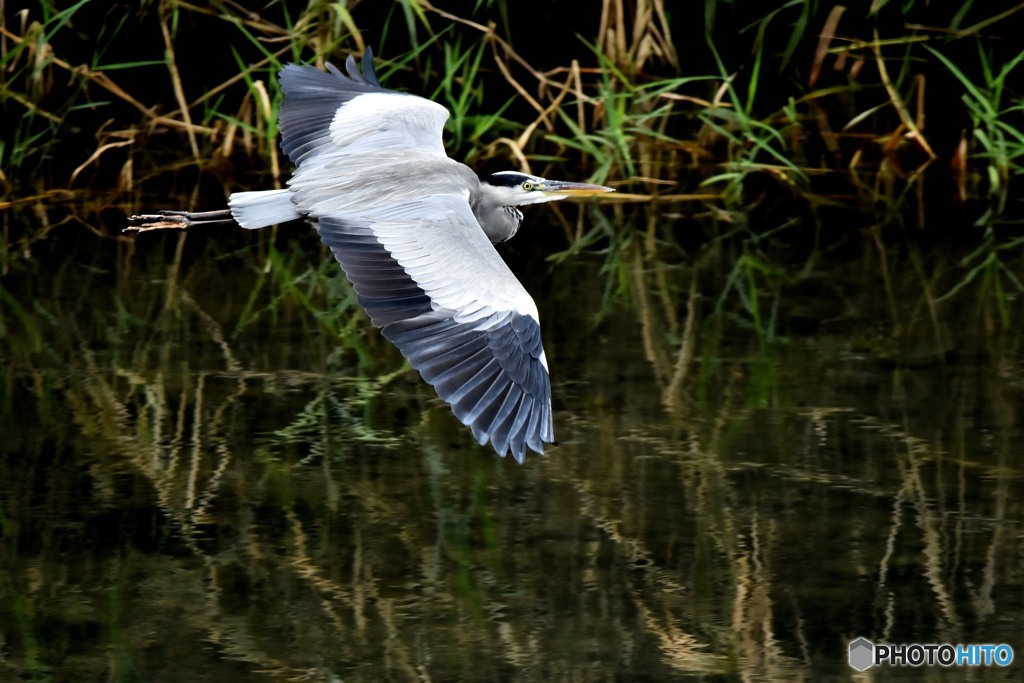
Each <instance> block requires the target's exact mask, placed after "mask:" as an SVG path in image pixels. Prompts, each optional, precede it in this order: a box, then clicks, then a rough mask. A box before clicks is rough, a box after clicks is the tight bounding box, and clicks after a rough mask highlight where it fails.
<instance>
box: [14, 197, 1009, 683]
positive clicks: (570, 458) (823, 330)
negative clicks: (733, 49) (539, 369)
mask: <svg viewBox="0 0 1024 683" xmlns="http://www.w3.org/2000/svg"><path fill="white" fill-rule="evenodd" d="M531 218H532V219H533V220H534V221H535V223H536V222H542V221H543V219H542V218H540V217H532V216H531ZM531 229H539V228H534V227H533V226H531ZM282 230H285V229H284V228H282ZM293 230H294V229H293ZM299 230H301V228H299ZM525 234H528V233H527V232H524V235H525ZM246 239H250V236H243V237H238V236H237V235H236V236H230V235H227V234H223V233H222V234H218V235H210V234H203V235H195V234H193V235H189V236H188V237H187V238H184V237H182V238H179V237H178V236H177V235H165V236H143V237H140V238H137V239H135V240H129V239H111V238H98V237H93V236H88V235H81V234H78V231H76V230H74V229H70V228H69V229H66V230H63V231H58V232H56V233H55V234H53V235H51V236H50V237H49V238H48V239H47V240H46V241H45V243H42V244H36V245H34V246H33V247H31V248H30V253H31V255H32V256H33V260H32V261H31V262H19V261H17V260H15V263H14V264H13V266H12V267H11V269H10V270H9V272H8V274H7V275H5V276H4V278H3V280H2V284H3V301H2V303H0V310H2V311H3V315H2V321H3V325H4V329H3V341H2V342H0V358H2V360H3V363H4V366H5V367H4V376H5V380H4V383H3V387H4V393H3V411H2V413H0V429H2V438H3V441H4V446H3V448H2V453H3V455H2V457H0V501H2V502H0V532H2V535H3V551H2V558H0V562H2V572H0V638H2V641H0V667H2V668H0V670H2V671H4V672H5V673H4V675H5V676H10V677H12V678H21V679H27V680H104V679H106V680H141V681H179V680H190V681H221V680H240V681H241V680H245V681H249V680H251V681H263V680H267V681H269V680H346V681H381V680H396V681H404V680H431V681H456V680H466V681H498V680H522V681H561V680H566V681H569V680H571V681H592V680H593V681H608V680H651V681H655V680H658V681H660V680H685V679H699V680H733V679H741V678H742V679H750V680H764V681H790V680H800V679H803V680H827V679H836V680H846V679H849V678H851V675H852V673H853V672H852V670H851V669H849V668H848V667H847V664H846V653H847V643H848V642H849V641H850V640H852V639H853V638H856V637H857V636H866V637H868V638H871V639H873V640H876V641H888V642H954V643H956V642H979V643H986V642H1007V643H1010V644H1011V645H1013V646H1014V648H1015V649H1016V651H1017V652H1018V654H1024V642H1022V641H1021V639H1020V634H1022V633H1024V610H1022V607H1024V595H1022V576H1024V563H1022V558H1024V525H1022V521H1024V509H1022V502H1021V501H1022V496H1021V492H1022V490H1024V489H1022V486H1021V475H1022V471H1021V466H1020V452H1021V449H1022V447H1024V433H1022V430H1021V427H1020V419H1019V414H1020V412H1021V409H1022V408H1024V372H1022V364H1021V360H1022V358H1021V347H1020V344H1019V339H1017V337H1016V336H1015V335H1012V334H1007V333H1006V332H1005V330H1006V329H1012V327H1010V328H1008V327H1007V326H1006V325H1005V324H1004V325H1002V326H1001V325H1000V324H998V323H999V320H998V319H997V313H998V312H997V313H992V310H991V306H990V305H989V304H987V303H986V301H988V299H985V298H984V295H983V294H978V295H977V296H974V295H971V296H972V297H973V298H970V297H967V298H964V297H960V298H954V299H952V300H950V301H949V302H947V303H943V304H941V305H935V306H933V309H932V310H931V311H929V303H930V302H931V303H934V301H933V299H934V297H931V298H929V297H930V294H929V290H928V288H927V286H925V285H922V284H921V279H920V278H919V277H918V276H916V275H914V273H913V272H912V269H910V268H908V269H904V270H902V271H901V270H900V269H898V268H896V267H893V269H892V270H891V271H886V272H885V273H884V276H883V270H882V266H880V265H879V264H878V262H877V260H874V259H872V258H870V257H869V256H864V257H856V256H855V257H849V256H847V257H844V258H843V259H842V260H840V261H838V262H831V261H827V260H822V261H821V262H820V263H816V264H814V265H813V266H811V267H809V268H807V269H804V270H803V271H802V273H801V274H800V275H799V276H792V277H787V278H784V279H783V280H781V282H783V283H784V284H782V285H780V288H779V289H778V290H775V291H772V290H771V289H770V288H769V289H768V290H762V291H753V290H751V289H750V288H747V289H745V290H744V291H746V295H747V296H748V297H749V296H753V297H754V299H755V300H760V301H761V302H762V304H761V307H760V308H759V309H758V310H759V313H758V314H757V315H754V314H752V313H751V311H752V310H753V309H752V308H751V306H750V301H746V303H744V300H743V298H742V297H740V296H739V295H738V294H737V293H736V292H737V291H738V290H736V289H735V288H733V289H730V287H733V285H732V284H730V283H731V282H733V281H732V280H730V279H729V274H730V273H732V272H734V270H733V269H734V267H735V263H736V261H735V259H734V258H732V257H730V256H728V255H722V256H720V257H718V260H716V261H715V262H714V263H713V264H712V265H711V266H706V267H705V269H704V270H701V269H699V268H698V269H695V268H694V267H692V264H693V262H694V261H689V262H688V261H687V259H686V258H680V257H679V256H678V254H677V255H675V256H674V257H672V258H668V259H665V258H662V256H663V255H662V254H656V253H655V252H654V251H646V250H645V249H644V248H643V247H642V246H641V245H640V244H639V240H638V241H637V242H638V243H637V244H634V245H632V246H630V247H624V248H623V249H624V250H623V252H622V254H620V258H621V263H620V264H619V266H620V268H619V269H618V270H616V269H615V268H612V269H607V268H603V267H602V266H603V262H602V258H603V257H602V256H600V255H583V256H580V257H577V258H571V259H568V260H566V261H564V262H562V263H560V264H558V265H557V266H553V265H551V264H545V263H544V261H543V254H542V253H540V252H539V250H538V248H536V247H531V246H529V245H528V244H526V245H521V246H518V247H515V248H513V250H512V252H511V254H510V258H511V259H512V261H513V263H514V265H515V266H516V269H517V271H519V272H520V274H521V275H522V277H523V279H524V281H525V282H526V284H527V286H528V288H529V289H530V290H531V291H532V292H533V293H534V294H535V297H536V298H537V300H538V304H539V306H540V309H541V315H542V321H543V324H544V334H545V340H546V346H547V351H548V357H549V359H550V362H551V366H552V371H553V392H554V404H555V427H556V435H557V436H558V438H559V440H560V444H559V445H558V446H557V447H552V448H550V449H549V452H548V453H547V454H546V455H545V456H543V457H537V456H532V455H531V456H530V457H529V458H528V460H527V462H526V464H524V465H522V466H520V465H517V464H516V463H515V462H514V461H511V460H502V459H499V458H498V457H496V456H495V455H494V453H493V452H491V451H490V450H489V449H488V448H481V447H479V446H477V445H476V444H475V443H474V442H473V440H472V438H471V437H470V435H469V433H468V430H466V429H465V428H464V427H462V426H461V425H459V424H458V423H457V421H456V420H455V419H454V418H453V417H452V416H451V414H450V412H449V411H448V410H447V408H446V407H445V406H444V405H443V404H442V403H441V402H440V401H439V400H438V399H437V398H436V396H434V395H433V393H432V391H431V390H430V388H429V387H428V386H426V385H425V384H423V383H422V382H421V381H420V380H419V378H418V377H417V376H416V375H415V373H413V372H411V371H409V370H408V368H407V366H406V365H405V364H404V361H403V360H402V358H401V356H400V355H399V354H398V353H397V352H396V351H394V350H393V349H392V348H391V347H390V346H388V345H387V344H386V342H384V341H383V340H382V339H381V338H380V336H379V335H378V334H377V333H376V332H375V331H373V330H370V329H368V325H367V324H366V321H365V319H364V318H360V317H356V318H352V319H351V321H349V322H347V323H345V322H342V323H339V322H338V320H339V319H345V320H347V319H348V318H351V315H350V314H349V313H348V312H347V311H349V310H350V308H351V307H352V306H353V305H354V302H353V300H352V297H351V293H350V292H348V291H347V289H345V287H344V285H343V283H342V282H341V281H340V276H339V275H337V273H335V269H334V266H333V264H332V263H330V262H325V266H324V269H323V270H321V271H319V274H318V275H316V274H314V275H315V276H314V275H309V274H308V273H305V270H304V269H305V267H306V265H308V261H315V260H318V259H322V258H324V254H323V253H322V252H320V251H318V250H317V249H316V245H315V242H312V241H309V240H308V239H305V240H299V242H300V245H299V247H296V248H289V247H287V246H283V247H282V246H281V245H282V239H281V238H279V239H278V246H279V247H280V249H278V250H274V249H270V248H269V247H268V243H267V242H266V241H265V240H264V241H263V242H260V243H258V244H255V245H253V244H252V243H251V242H245V241H244V240H246ZM287 242H288V239H287V237H285V238H284V241H283V243H284V244H287ZM865 253H867V252H865ZM956 258H957V255H956V254H953V255H950V256H949V257H948V260H949V262H950V263H953V262H955V259H956ZM622 263H625V264H626V267H621V266H622ZM705 263H706V262H705ZM890 265H893V264H892V263H890ZM328 267H329V268H331V269H332V270H327V268H328ZM616 272H619V273H625V275H624V276H623V277H621V278H619V279H618V280H616V275H615V274H614V273H616ZM695 272H696V273H698V279H697V282H696V283H695V284H694V285H693V287H692V289H691V281H692V278H693V277H694V273H695ZM751 282H755V280H751ZM324 283H327V284H324ZM609 283H611V290H609ZM925 284H927V283H925ZM325 291H327V293H325ZM608 291H613V292H617V293H616V294H613V295H612V296H610V297H608V298H606V297H605V293H606V292H608ZM1007 301H1009V304H1008V305H1009V306H1010V310H1011V312H1013V313H1015V314H1016V313H1020V310H1019V309H1020V306H1019V302H1018V303H1014V301H1013V300H1012V299H1008V300H1007ZM324 303H328V304H329V305H330V309H329V310H322V309H323V304H324ZM1014 306H1015V307H1016V308H1014ZM601 311H604V314H603V315H598V314H599V312H601ZM716 311H718V313H716ZM769 318H770V319H771V322H770V323H769V322H767V321H768V319H769ZM339 329H341V330H342V331H341V332H340V333H339V332H338V330H339ZM1017 329H1019V327H1018V328H1017ZM875 675H876V676H877V677H878V678H879V679H891V678H892V679H906V680H911V679H914V680H919V679H920V678H922V677H924V678H928V679H936V680H939V679H941V680H947V679H948V680H962V679H964V678H965V677H966V678H974V679H977V680H982V679H984V680H1010V679H1012V678H1015V677H1018V676H1019V665H1016V664H1015V665H1014V667H1012V670H1010V671H1003V670H992V669H989V670H974V671H967V672H965V671H962V670H958V671H952V672H950V671H943V670H940V669H937V668H935V669H927V670H880V671H875Z"/></svg>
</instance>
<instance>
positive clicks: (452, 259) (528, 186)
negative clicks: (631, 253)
mask: <svg viewBox="0 0 1024 683" xmlns="http://www.w3.org/2000/svg"><path fill="white" fill-rule="evenodd" d="M345 66H346V71H347V75H346V74H343V73H342V72H341V71H340V70H339V69H337V68H336V67H334V66H333V65H330V64H328V65H327V70H326V71H324V70H321V69H318V68H316V67H312V66H300V65H297V64H288V65H287V66H285V67H284V68H283V69H282V70H281V73H280V79H281V89H282V91H283V92H284V100H283V102H282V104H281V111H280V116H279V125H280V129H281V148H282V150H283V151H284V152H285V154H286V155H287V156H288V157H289V158H290V159H291V161H292V162H293V163H294V164H295V171H294V173H293V174H292V177H291V179H290V180H289V181H288V183H287V185H288V186H287V187H286V188H285V189H274V190H261V191H250V192H235V193H233V194H232V195H231V196H230V198H229V200H228V207H229V208H228V209H225V210H222V211H207V212H201V213H191V212H186V211H163V212H160V213H157V214H143V215H137V216H131V217H130V218H129V227H128V228H127V230H129V231H135V232H141V231H146V230H154V229H162V228H181V229H184V228H188V227H190V226H193V225H200V224H208V223H225V222H231V221H234V222H237V223H238V224H239V225H241V226H242V227H243V228H249V229H255V228H263V227H266V226H270V225H275V224H278V223H284V222H287V221H291V220H296V219H306V220H308V221H310V222H311V223H312V224H313V225H314V226H315V228H316V230H317V232H318V233H319V235H320V239H321V240H322V241H323V243H324V244H325V245H327V247H329V248H330V250H331V251H332V252H333V254H334V257H335V258H336V259H337V261H338V263H339V264H341V267H342V269H343V270H344V272H345V275H346V277H347V278H348V279H349V280H350V281H351V283H352V285H353V287H354V288H355V291H356V294H357V295H358V298H359V302H360V304H361V305H362V306H363V308H365V309H366V312H367V313H368V314H369V317H370V320H371V322H372V323H373V324H374V325H375V326H376V327H378V328H380V330H381V332H382V333H383V335H384V336H385V337H386V338H387V339H388V340H390V341H391V342H392V343H393V344H395V346H397V347H398V349H399V350H400V351H401V352H402V354H403V355H404V356H405V357H406V358H407V359H408V361H409V363H410V365H412V367H413V368H415V369H416V370H418V371H419V373H420V375H421V376H422V377H423V379H424V380H426V381H427V382H428V383H430V384H431V385H432V386H433V387H434V389H435V390H436V391H437V393H438V395H439V396H440V397H441V398H442V399H443V400H444V401H446V402H447V403H448V404H449V406H451V409H452V411H453V412H454V413H455V416H456V417H457V418H458V419H459V420H460V421H461V422H462V423H463V424H465V425H467V426H468V427H469V428H470V429H471V430H472V432H473V436H474V437H475V438H476V439H477V441H478V442H479V443H480V444H481V445H483V444H485V443H487V442H488V441H490V442H491V445H492V446H493V447H494V450H495V451H496V452H497V453H498V454H499V455H501V456H502V457H504V456H505V455H506V454H507V453H509V452H511V453H512V455H513V457H514V458H515V459H516V460H517V461H518V462H520V463H521V462H523V460H524V458H525V454H526V449H527V448H530V449H532V450H534V451H536V452H537V453H543V452H544V444H545V443H553V442H554V430H553V425H552V412H551V383H550V379H549V375H548V364H547V359H546V358H545V355H544V347H543V346H542V344H541V334H540V320H539V316H538V314H537V306H536V304H535V303H534V301H533V299H532V298H531V297H530V295H529V294H528V293H527V291H526V289H525V288H524V287H523V286H522V285H521V284H520V283H519V281H518V280H517V279H516V277H515V276H514V275H513V274H512V271H511V270H509V268H508V266H507V265H506V264H505V262H504V261H503V260H502V258H501V257H500V256H499V255H498V252H497V251H496V250H495V249H494V246H493V243H497V242H503V241H505V240H507V239H509V238H511V237H512V236H513V235H515V234H516V231H517V230H518V229H519V226H520V224H521V223H522V220H523V214H522V212H521V211H520V210H519V208H518V207H520V206H525V205H528V204H538V203H541V202H549V201H553V200H558V199H564V198H567V197H571V196H589V195H594V194H598V193H603V192H612V191H613V190H612V188H609V187H604V186H601V185H591V184H587V183H573V182H563V181H556V180H547V179H545V178H540V177H538V176H534V175H529V174H526V173H519V172H516V171H501V172H498V173H494V174H492V175H490V176H489V177H487V178H484V179H480V178H478V177H477V175H476V174H475V173H474V172H473V171H471V170H470V169H469V167H467V166H465V165H464V164H461V163H459V162H457V161H454V160H452V159H450V158H449V157H448V156H447V154H446V153H445V149H444V145H443V142H442V129H443V127H444V123H445V121H446V120H447V118H448V111H447V109H445V108H444V107H443V106H442V105H440V104H438V103H436V102H432V101H430V100H428V99H425V98H422V97H418V96H416V95H410V94H406V93H400V92H398V91H394V90H388V89H385V88H383V87H382V86H381V85H380V83H379V82H378V80H377V76H376V73H375V72H374V68H373V54H372V52H371V51H370V50H369V49H367V50H366V52H365V53H364V54H363V59H362V72H360V70H359V68H358V67H357V65H356V61H355V59H354V58H353V57H352V56H349V58H348V60H347V61H346V64H345Z"/></svg>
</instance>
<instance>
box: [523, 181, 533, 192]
mask: <svg viewBox="0 0 1024 683" xmlns="http://www.w3.org/2000/svg"><path fill="white" fill-rule="evenodd" d="M532 190H533V183H532V182H531V181H529V180H527V181H526V182H525V183H523V191H524V192H530V191H532Z"/></svg>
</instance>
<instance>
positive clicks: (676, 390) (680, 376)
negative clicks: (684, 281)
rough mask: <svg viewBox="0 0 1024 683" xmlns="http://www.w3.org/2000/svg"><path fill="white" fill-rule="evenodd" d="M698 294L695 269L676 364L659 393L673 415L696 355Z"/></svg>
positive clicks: (666, 407) (691, 279)
mask: <svg viewBox="0 0 1024 683" xmlns="http://www.w3.org/2000/svg"><path fill="white" fill-rule="evenodd" d="M698 294H699V292H698V291H697V271H696V269H695V270H694V271H693V275H692V276H691V278H690V291H689V294H688V295H687V298H686V318H685V319H684V321H683V335H682V340H681V341H680V343H679V354H678V355H677V356H676V364H675V366H674V367H673V369H672V377H671V379H670V380H669V383H668V386H666V387H665V390H664V391H663V392H662V395H661V401H662V403H663V404H664V406H665V410H666V411H667V412H668V413H669V414H670V415H674V414H675V413H676V411H677V410H678V409H679V402H678V401H679V396H680V394H681V392H682V389H683V384H684V383H685V382H686V378H687V377H689V375H690V368H691V367H692V366H693V359H694V358H695V357H696V355H697V354H696V347H697V317H698V307H697V298H698Z"/></svg>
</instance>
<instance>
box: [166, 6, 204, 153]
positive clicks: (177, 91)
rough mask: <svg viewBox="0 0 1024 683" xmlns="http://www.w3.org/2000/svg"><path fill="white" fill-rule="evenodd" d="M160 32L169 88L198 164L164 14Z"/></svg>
mask: <svg viewBox="0 0 1024 683" xmlns="http://www.w3.org/2000/svg"><path fill="white" fill-rule="evenodd" d="M160 32H161V33H162V34H163V37H164V50H165V53H166V55H167V69H168V71H170V73H171V86H172V87H173V88H174V97H175V99H177V100H178V106H179V107H181V118H182V119H183V120H184V121H185V123H186V124H188V126H189V127H188V128H186V133H187V135H188V144H189V146H190V147H191V148H192V156H193V157H194V158H195V160H196V163H199V162H200V161H202V160H201V159H200V157H199V143H198V142H196V134H195V132H194V131H193V130H192V128H191V126H192V114H191V113H190V112H189V106H188V100H186V99H185V88H184V86H183V85H182V83H181V74H179V73H178V64H177V62H176V61H175V58H174V41H173V40H172V39H171V27H170V26H169V25H168V22H167V15H166V14H164V15H163V16H161V17H160Z"/></svg>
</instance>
